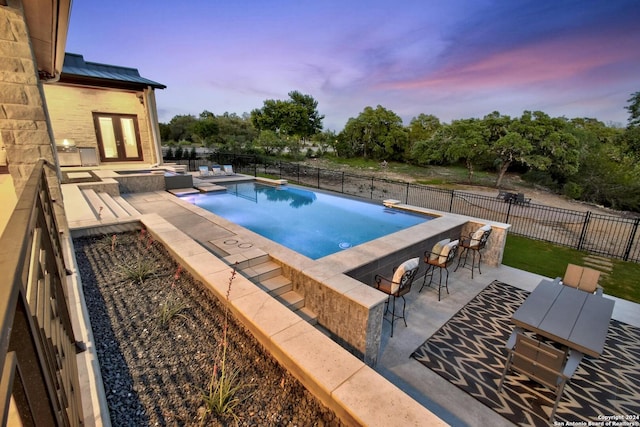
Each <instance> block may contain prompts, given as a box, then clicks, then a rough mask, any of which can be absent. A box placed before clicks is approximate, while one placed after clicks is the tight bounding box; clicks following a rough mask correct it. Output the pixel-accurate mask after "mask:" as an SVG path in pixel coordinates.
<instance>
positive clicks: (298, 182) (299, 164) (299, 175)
mask: <svg viewBox="0 0 640 427" xmlns="http://www.w3.org/2000/svg"><path fill="white" fill-rule="evenodd" d="M299 183H300V163H298V184H299Z"/></svg>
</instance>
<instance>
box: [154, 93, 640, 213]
mask: <svg viewBox="0 0 640 427" xmlns="http://www.w3.org/2000/svg"><path fill="white" fill-rule="evenodd" d="M288 95H289V98H288V99H286V100H272V99H269V100H266V101H264V103H263V106H262V108H258V109H254V110H253V111H251V112H250V113H244V114H243V115H242V116H238V115H237V114H233V113H224V114H222V115H215V114H213V113H211V112H209V111H206V110H205V111H203V112H202V113H200V115H199V116H197V117H196V116H193V115H179V116H175V117H173V118H172V119H171V121H169V123H166V124H165V123H160V130H161V138H162V140H163V141H165V143H168V144H169V145H170V146H171V145H176V146H178V147H181V146H192V145H194V144H195V145H201V146H204V147H208V148H209V149H211V150H212V151H216V150H220V151H224V152H232V153H237V154H240V153H242V154H255V155H264V156H288V157H290V158H293V159H300V158H302V157H303V156H305V155H306V156H311V155H313V156H324V155H334V156H338V157H345V158H353V157H363V158H367V159H374V160H379V161H383V160H384V161H397V162H405V163H411V164H414V165H419V166H424V167H428V166H429V165H444V166H447V165H463V166H464V167H465V168H466V169H467V172H468V181H469V182H473V178H474V173H475V172H477V171H494V172H495V173H496V187H501V185H502V181H503V178H504V176H505V174H506V173H507V172H518V173H521V174H522V177H523V178H524V179H526V180H528V181H530V182H533V183H536V184H539V185H542V186H545V187H547V188H549V189H552V190H553V191H556V192H559V193H563V194H565V195H567V196H569V197H571V198H574V199H578V200H584V201H588V202H593V203H597V204H601V205H604V206H607V207H611V208H614V209H620V210H630V211H635V212H640V166H639V165H640V92H636V93H634V94H632V95H631V97H630V98H629V99H628V101H627V102H628V104H627V105H626V106H625V107H624V108H625V109H627V111H628V112H629V119H628V123H627V126H626V127H615V126H607V125H605V124H604V123H603V122H601V121H599V120H597V119H594V118H572V119H568V118H566V117H551V116H549V115H547V114H546V113H544V112H542V111H524V112H523V113H522V115H521V116H519V117H510V116H508V115H504V114H501V113H499V112H498V111H494V112H492V113H490V114H487V115H486V116H484V117H483V118H468V119H459V120H453V121H451V123H443V122H441V121H440V120H439V119H438V118H437V117H436V116H434V115H431V114H420V115H418V116H417V117H414V118H413V119H411V121H410V122H409V124H408V125H405V124H404V123H403V121H402V119H401V118H400V116H398V115H397V114H396V113H394V112H393V111H391V110H389V109H386V108H384V107H382V106H380V105H378V106H377V107H376V108H373V107H370V106H367V107H365V108H364V110H363V111H362V112H361V113H360V114H359V115H358V116H357V117H353V118H350V119H349V120H348V121H347V123H346V125H345V127H344V129H343V130H342V131H340V132H339V133H336V132H333V131H330V130H323V126H322V121H323V119H324V116H323V115H321V114H320V113H319V112H318V103H317V101H316V100H315V99H314V98H313V97H312V96H310V95H305V94H302V93H300V92H298V91H293V92H290V93H289V94H288ZM183 151H184V150H183ZM189 154H191V152H189Z"/></svg>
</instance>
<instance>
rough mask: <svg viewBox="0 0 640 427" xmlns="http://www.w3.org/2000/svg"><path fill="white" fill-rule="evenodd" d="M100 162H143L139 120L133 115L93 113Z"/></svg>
mask: <svg viewBox="0 0 640 427" xmlns="http://www.w3.org/2000/svg"><path fill="white" fill-rule="evenodd" d="M93 122H94V124H95V127H96V135H97V137H98V148H99V151H100V160H101V161H103V162H124V161H130V160H142V146H141V145H140V132H139V130H138V118H137V116H135V115H131V114H109V113H93Z"/></svg>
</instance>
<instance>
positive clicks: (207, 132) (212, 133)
mask: <svg viewBox="0 0 640 427" xmlns="http://www.w3.org/2000/svg"><path fill="white" fill-rule="evenodd" d="M191 130H192V134H193V139H194V140H195V141H194V142H198V143H200V144H202V145H203V146H205V147H207V148H211V146H213V144H214V142H215V139H216V136H217V135H218V122H217V120H216V116H215V115H214V114H213V113H211V112H209V111H207V110H204V111H203V112H202V113H200V118H199V119H198V120H196V121H195V122H194V123H193V124H192V125H191Z"/></svg>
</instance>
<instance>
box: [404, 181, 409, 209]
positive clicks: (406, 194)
mask: <svg viewBox="0 0 640 427" xmlns="http://www.w3.org/2000/svg"><path fill="white" fill-rule="evenodd" d="M404 203H405V204H406V205H408V204H409V183H408V182H407V192H406V193H405V196H404Z"/></svg>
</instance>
